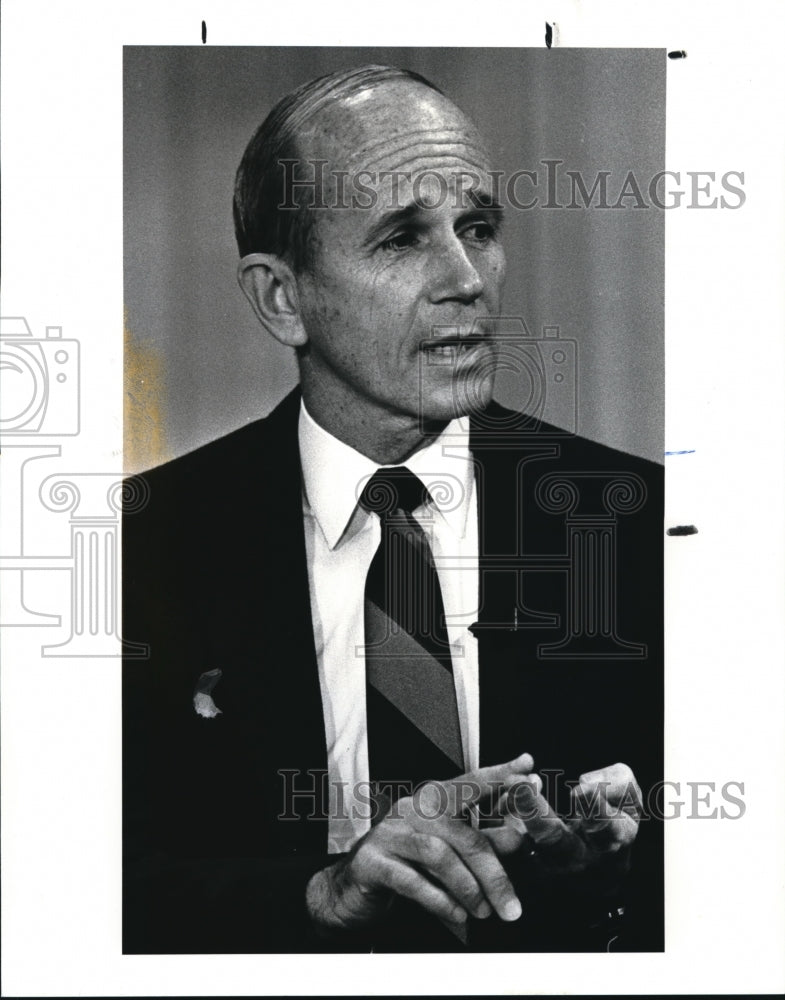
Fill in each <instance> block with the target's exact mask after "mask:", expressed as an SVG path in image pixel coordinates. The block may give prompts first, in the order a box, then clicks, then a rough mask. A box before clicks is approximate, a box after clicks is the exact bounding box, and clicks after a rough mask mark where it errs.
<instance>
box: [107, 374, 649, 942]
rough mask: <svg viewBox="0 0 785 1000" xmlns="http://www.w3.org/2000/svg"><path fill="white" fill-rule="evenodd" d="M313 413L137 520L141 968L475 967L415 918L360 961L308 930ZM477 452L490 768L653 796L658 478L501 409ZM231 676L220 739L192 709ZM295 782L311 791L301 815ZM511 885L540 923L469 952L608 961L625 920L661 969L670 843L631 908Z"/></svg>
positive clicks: (214, 465) (319, 846) (382, 933)
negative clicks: (635, 787)
mask: <svg viewBox="0 0 785 1000" xmlns="http://www.w3.org/2000/svg"><path fill="white" fill-rule="evenodd" d="M298 409H299V392H298V391H296V390H295V391H294V392H293V393H292V394H291V395H290V396H289V397H287V399H285V400H284V401H283V403H282V404H281V405H280V406H279V407H278V408H277V409H276V411H275V412H274V413H273V414H272V415H271V416H270V417H269V418H267V419H265V420H262V421H259V422H257V423H254V424H251V425H249V426H247V427H244V428H242V429H241V430H238V431H236V432H235V433H233V434H231V435H229V436H228V437H226V438H224V439H222V440H220V441H217V442H215V443H213V444H210V445H207V446H205V447H203V448H200V449H199V450H197V451H195V452H193V453H191V454H189V455H186V456H184V457H182V458H179V459H177V460H175V461H173V462H171V463H169V464H167V465H165V466H162V467H160V468H158V469H155V470H154V471H152V472H150V473H146V474H145V475H144V477H143V479H144V481H145V482H144V484H142V485H145V486H146V491H145V492H146V495H148V494H149V495H148V497H147V501H146V503H143V504H141V509H139V510H135V511H134V512H131V508H130V507H129V509H128V511H127V512H126V514H125V515H124V519H123V560H124V577H123V592H124V598H123V616H124V624H123V633H124V636H125V639H126V640H127V641H129V643H145V644H147V645H148V646H149V655H148V656H147V657H145V658H141V657H139V656H138V655H137V654H138V649H136V647H131V646H130V645H129V647H128V649H129V655H128V656H127V657H126V662H125V665H124V693H123V739H124V758H123V760H124V764H123V766H124V854H125V861H124V880H125V887H124V951H125V952H133V953H138V952H142V953H147V952H151V953H162V952H278V951H280V952H289V951H306V952H307V951H321V950H336V949H338V950H340V949H348V950H370V949H371V948H374V949H376V950H383V949H385V948H387V949H392V950H450V949H455V948H462V947H463V945H461V944H460V943H459V942H458V941H457V940H456V939H455V938H453V937H452V935H451V934H449V933H447V932H446V931H444V929H443V928H441V926H440V925H434V924H433V922H430V921H429V920H428V919H427V918H425V917H424V916H423V915H421V914H419V913H412V912H407V911H406V907H405V906H400V907H394V908H393V911H392V913H391V916H390V919H389V920H388V921H387V922H385V923H384V924H383V925H381V926H380V927H377V928H374V929H372V930H371V931H369V932H368V933H367V934H363V935H358V936H357V937H352V938H351V939H348V938H347V939H346V940H343V941H340V942H334V941H332V942H325V941H323V940H321V939H320V938H318V937H317V936H316V935H315V934H314V933H313V931H312V929H311V927H310V926H309V923H308V920H307V917H306V913H305V908H304V892H305V886H306V884H307V882H308V880H309V878H310V877H311V875H312V874H313V872H315V871H316V870H318V869H319V868H320V867H323V866H325V865H327V864H329V863H330V862H331V861H332V860H334V858H332V857H329V856H328V855H327V854H326V837H327V821H326V819H325V818H324V802H323V798H322V782H323V776H324V774H325V773H326V766H327V751H326V744H325V735H324V724H323V715H322V706H321V697H320V690H319V681H318V672H317V665H316V655H315V650H314V642H313V634H312V626H311V615H310V605H309V593H308V577H307V568H306V561H305V543H304V533H303V523H302V506H301V474H300V462H299V451H298V442H297V415H298ZM472 451H473V455H474V458H475V461H476V468H477V480H476V481H477V485H478V489H479V493H478V497H479V518H480V522H479V523H480V559H481V562H480V580H481V606H480V613H479V618H478V623H477V626H476V634H477V635H478V639H479V644H480V649H479V652H480V705H481V709H480V711H481V720H480V724H481V737H480V748H481V757H482V762H483V763H499V762H501V761H504V760H509V759H511V758H513V757H515V756H517V755H518V754H519V753H521V752H522V751H523V750H528V751H530V752H531V753H532V754H533V755H534V758H535V764H536V768H537V770H538V771H540V772H543V771H548V769H560V770H562V771H563V772H564V774H565V776H566V777H577V775H578V774H579V773H581V772H582V771H586V770H590V769H593V768H595V767H600V766H604V765H606V764H610V763H613V762H615V761H619V760H622V761H625V762H626V763H628V764H630V766H631V767H632V768H633V770H634V771H635V772H636V775H637V776H638V778H639V780H640V782H641V784H642V785H643V787H644V791H647V790H648V789H649V788H651V786H652V785H653V784H654V783H655V782H656V781H657V780H658V779H659V778H660V776H661V767H662V469H661V467H659V466H655V465H653V464H651V463H647V462H645V461H642V460H640V459H637V458H633V457H631V456H629V455H625V454H622V453H620V452H616V451H613V450H611V449H608V448H605V447H602V446H600V445H596V444H593V443H591V442H588V441H585V440H583V439H580V438H576V437H570V436H567V435H564V434H563V433H562V432H559V431H557V430H556V429H555V428H552V427H549V426H547V425H542V424H537V423H536V422H532V421H528V420H525V419H522V418H521V417H520V416H519V417H517V418H516V417H515V416H514V415H510V414H508V413H507V412H506V411H503V410H501V409H500V408H497V407H493V408H491V409H490V410H489V411H488V413H487V414H486V415H485V416H484V417H483V418H482V419H479V420H475V422H474V425H473V429H472ZM614 482H615V483H616V486H615V487H614V486H613V483H614ZM570 484H571V485H570ZM576 484H577V485H576ZM576 491H577V492H576ZM133 506H140V505H139V504H138V503H135V504H134V505H133ZM592 539H593V540H592ZM603 567H604V568H603ZM614 568H615V569H614ZM614 572H615V581H616V582H615V585H614V582H613V579H612V577H613V576H614ZM597 574H599V576H597ZM587 602H588V603H587ZM592 602H594V603H593V604H592ZM598 602H599V603H598ZM603 609H604V610H603ZM215 669H220V671H221V677H220V680H219V681H218V682H217V684H216V686H215V688H214V690H213V697H214V699H215V703H216V705H217V706H218V708H220V710H221V714H220V715H217V716H216V717H215V718H209V719H208V718H204V717H202V716H200V715H199V714H198V713H197V712H196V711H195V708H194V702H193V697H194V691H195V688H196V685H197V684H198V682H199V678H200V677H201V675H203V674H204V673H205V672H207V671H211V670H215ZM287 783H288V790H289V791H291V790H292V788H294V789H295V790H296V791H298V792H301V793H303V794H301V795H299V796H298V797H296V798H295V799H294V802H293V804H292V801H291V796H289V798H288V799H287V797H286V794H287ZM552 784H553V786H554V789H555V791H554V792H553V795H554V797H555V798H556V799H559V798H560V796H561V795H562V793H563V792H564V784H563V782H560V781H558V780H556V777H555V776H554V779H553V782H552ZM556 786H558V788H557V787H556ZM563 804H564V803H563V801H562V805H563ZM283 814H286V818H281V817H282V815H283ZM513 872H514V878H515V879H516V880H517V881H519V882H521V883H522V889H521V892H522V900H523V904H524V914H525V915H524V918H522V920H521V921H519V922H517V923H516V924H515V925H512V926H503V925H502V924H501V922H500V921H497V920H495V919H492V920H490V921H485V922H482V926H481V927H479V926H478V928H477V929H476V930H475V929H472V931H471V936H470V939H469V946H470V947H474V948H477V949H483V950H485V949H488V950H516V951H527V950H575V949H586V948H593V947H595V946H598V947H604V942H605V941H606V940H607V934H606V933H605V932H604V931H603V932H601V933H600V938H599V939H598V938H597V937H596V934H595V937H592V934H591V933H589V934H588V935H587V934H586V933H585V932H586V929H587V927H588V926H589V925H590V924H591V923H592V922H594V923H596V921H593V914H596V913H604V912H605V911H606V910H607V908H608V906H609V905H610V904H611V902H613V904H614V905H615V904H616V903H617V902H622V903H624V905H625V906H626V909H627V916H626V917H625V923H626V924H627V927H628V930H627V932H626V935H622V936H621V938H620V940H622V941H626V942H627V947H630V948H635V949H644V950H658V949H660V948H661V947H662V881H661V879H662V860H661V838H660V831H659V824H657V823H656V822H654V821H651V820H650V821H644V823H642V825H641V832H640V834H639V837H638V842H637V843H636V846H635V849H634V857H633V866H632V876H631V880H630V881H629V883H628V884H627V885H626V886H625V887H624V889H623V892H622V896H621V897H619V898H618V899H617V898H614V899H613V900H612V901H609V900H606V899H605V898H604V896H603V895H602V893H601V892H598V891H595V890H594V889H593V888H591V887H590V888H589V889H588V890H587V889H585V887H581V888H580V892H579V894H578V895H579V896H580V898H579V899H578V901H577V902H575V900H574V899H573V898H572V896H571V893H573V891H574V887H573V886H572V885H571V884H565V885H564V886H556V887H554V886H553V885H552V884H548V885H546V886H543V885H541V884H540V882H539V881H538V876H537V873H536V872H533V871H530V870H528V869H527V868H526V865H525V864H523V862H521V864H520V865H519V866H518V867H517V868H516V865H515V863H513V865H512V867H511V873H513ZM568 882H569V880H568ZM573 915H575V918H574V920H573ZM590 918H592V919H590ZM477 923H478V924H479V922H477ZM614 933H615V931H614ZM603 935H604V936H603ZM598 940H599V941H600V943H599V944H598V943H597V942H598Z"/></svg>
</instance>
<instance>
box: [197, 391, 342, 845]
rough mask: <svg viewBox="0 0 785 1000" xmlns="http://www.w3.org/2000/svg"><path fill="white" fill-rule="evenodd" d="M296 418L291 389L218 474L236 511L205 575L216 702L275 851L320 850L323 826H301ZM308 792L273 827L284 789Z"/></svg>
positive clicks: (312, 706)
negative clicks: (242, 755)
mask: <svg viewBox="0 0 785 1000" xmlns="http://www.w3.org/2000/svg"><path fill="white" fill-rule="evenodd" d="M298 413H299V392H298V391H297V390H295V392H293V393H291V394H290V395H289V396H288V397H287V398H286V399H285V400H284V401H283V403H281V404H280V406H279V407H278V408H277V409H276V411H275V412H274V413H273V414H272V415H271V416H270V417H269V418H268V420H267V421H265V422H264V423H262V424H260V425H259V429H260V432H259V433H258V434H250V435H248V436H246V437H244V438H243V439H242V440H241V441H240V442H239V446H238V447H237V448H235V450H234V451H235V453H234V454H233V455H232V457H231V463H232V464H231V467H230V468H229V469H227V470H226V474H227V476H228V477H229V478H230V480H231V482H232V484H233V489H232V490H230V491H227V493H228V494H231V495H234V497H235V501H234V504H235V506H234V509H233V508H231V507H227V508H226V509H224V511H223V519H224V524H225V526H224V529H223V533H222V538H221V545H220V550H219V553H218V554H217V555H216V556H215V558H216V560H217V561H218V560H220V566H219V568H218V571H217V573H216V574H215V576H214V579H217V580H218V581H219V584H218V586H217V587H216V591H215V593H214V602H215V603H216V604H217V605H218V608H219V610H218V611H217V621H218V622H221V633H220V644H221V648H222V651H223V654H224V655H225V661H226V664H227V668H226V671H225V676H224V678H222V681H221V684H220V687H219V688H217V690H216V702H217V703H218V704H219V706H220V707H221V709H222V712H223V713H224V716H225V717H227V718H232V719H233V720H234V722H235V723H236V724H237V725H238V727H239V729H240V731H241V732H242V738H243V744H244V746H245V747H246V750H247V752H248V753H250V754H251V755H252V757H253V758H255V760H256V764H257V767H256V768H255V771H256V773H258V774H260V775H261V776H262V786H261V788H260V789H258V792H259V793H260V794H261V795H262V796H263V799H264V805H263V807H262V808H263V812H264V815H265V819H266V822H265V825H266V828H267V829H268V830H269V833H270V837H271V838H272V839H273V840H274V841H276V842H277V843H275V844H274V845H273V846H274V847H275V848H277V850H279V851H281V852H282V853H296V852H312V851H320V850H324V849H325V844H326V823H324V822H322V823H315V822H308V821H306V817H307V816H308V815H309V814H310V815H312V814H314V813H315V814H317V815H320V814H321V813H322V787H321V784H322V779H321V773H324V772H326V768H327V749H326V743H325V734H324V717H323V711H322V700H321V691H320V686H319V675H318V668H317V660H316V651H315V647H314V640H313V628H312V623H311V607H310V597H309V589H308V573H307V566H306V553H305V538H304V530H303V516H302V498H301V485H300V484H301V478H300V476H301V474H300V456H299V448H298V441H297V418H298ZM238 497H239V498H240V502H241V503H242V505H243V506H244V507H245V508H246V511H245V512H244V516H240V512H239V510H238V509H237V507H236V505H237V502H238V501H237V498H238ZM224 623H225V625H224ZM314 772H316V774H315V775H314ZM309 787H313V788H314V795H313V798H312V800H310V801H309V800H308V799H307V798H306V797H302V798H300V799H298V800H296V802H295V812H296V813H297V815H298V816H300V820H301V821H299V822H295V821H292V822H288V823H284V824H280V823H279V822H278V817H279V816H280V815H281V814H282V813H283V812H284V811H285V809H286V808H287V795H288V792H287V789H289V791H291V790H292V789H294V790H297V791H302V790H303V789H308V788H309ZM289 799H291V796H290V795H289Z"/></svg>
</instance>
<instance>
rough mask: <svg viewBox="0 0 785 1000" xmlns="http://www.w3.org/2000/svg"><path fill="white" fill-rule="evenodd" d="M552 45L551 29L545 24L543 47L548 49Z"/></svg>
mask: <svg viewBox="0 0 785 1000" xmlns="http://www.w3.org/2000/svg"><path fill="white" fill-rule="evenodd" d="M551 45H553V28H552V27H551V25H550V24H548V22H547V21H546V22H545V47H546V48H547V49H549V48H550V47H551Z"/></svg>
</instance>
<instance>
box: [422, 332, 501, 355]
mask: <svg viewBox="0 0 785 1000" xmlns="http://www.w3.org/2000/svg"><path fill="white" fill-rule="evenodd" d="M482 344H485V345H487V344H488V338H487V337H484V336H478V335H475V334H472V335H469V336H467V337H448V338H444V339H443V340H429V341H426V342H425V343H423V344H422V346H421V348H420V349H421V350H423V351H426V352H427V353H428V354H430V355H432V356H433V357H436V358H444V359H449V360H457V359H458V358H460V357H462V356H463V355H464V354H468V353H469V352H470V351H471V350H473V349H474V348H475V347H478V346H480V345H482Z"/></svg>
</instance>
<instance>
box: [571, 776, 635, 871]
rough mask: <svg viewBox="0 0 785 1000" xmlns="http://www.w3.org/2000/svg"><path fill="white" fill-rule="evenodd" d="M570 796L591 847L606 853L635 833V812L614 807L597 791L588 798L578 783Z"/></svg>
mask: <svg viewBox="0 0 785 1000" xmlns="http://www.w3.org/2000/svg"><path fill="white" fill-rule="evenodd" d="M573 797H574V800H575V804H576V806H577V810H576V811H577V812H578V815H579V817H580V820H579V830H580V834H581V836H582V837H583V838H584V840H586V842H587V843H588V844H590V845H591V847H592V848H594V850H596V851H600V852H602V853H604V854H607V853H612V852H614V851H618V850H621V848H623V847H628V846H629V845H630V844H632V843H633V841H634V840H635V838H636V836H637V835H638V825H639V821H638V819H637V817H636V816H631V815H630V814H629V813H627V812H624V811H623V810H622V809H616V808H614V807H613V806H612V805H610V803H609V802H608V801H607V799H606V798H605V796H604V795H603V794H602V792H601V791H599V792H595V794H594V795H593V796H592V798H591V799H589V798H587V796H586V795H585V794H584V793H583V791H582V789H581V788H580V787H578V788H575V789H573ZM598 806H599V808H597V807H598Z"/></svg>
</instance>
